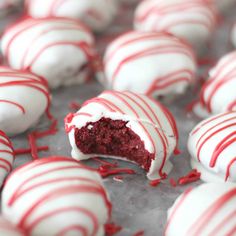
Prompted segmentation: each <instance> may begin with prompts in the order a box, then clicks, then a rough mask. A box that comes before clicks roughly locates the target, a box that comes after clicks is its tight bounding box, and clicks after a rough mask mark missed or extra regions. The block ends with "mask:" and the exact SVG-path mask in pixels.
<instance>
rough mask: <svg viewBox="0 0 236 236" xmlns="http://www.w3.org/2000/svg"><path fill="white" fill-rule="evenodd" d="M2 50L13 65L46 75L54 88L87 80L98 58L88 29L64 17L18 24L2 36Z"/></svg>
mask: <svg viewBox="0 0 236 236" xmlns="http://www.w3.org/2000/svg"><path fill="white" fill-rule="evenodd" d="M43 2H44V1H43ZM2 52H3V55H4V57H5V59H6V61H7V63H8V64H9V65H10V66H11V67H13V68H15V69H21V70H28V71H31V72H34V73H35V74H38V75H40V76H43V77H44V78H45V79H47V80H48V82H49V86H50V87H51V88H57V87H59V86H60V85H71V84H75V83H82V82H85V81H87V80H88V79H89V78H91V77H92V74H93V72H94V71H95V66H94V65H95V64H96V63H95V61H96V60H97V56H96V52H95V50H94V38H93V36H92V34H91V33H90V32H89V30H88V29H87V28H86V27H85V26H84V25H82V24H81V23H79V22H78V21H75V20H71V19H65V18H45V19H31V18H27V19H25V20H22V21H20V22H18V23H16V24H15V25H13V26H11V27H10V28H8V29H7V30H6V31H5V33H4V35H3V38H2Z"/></svg>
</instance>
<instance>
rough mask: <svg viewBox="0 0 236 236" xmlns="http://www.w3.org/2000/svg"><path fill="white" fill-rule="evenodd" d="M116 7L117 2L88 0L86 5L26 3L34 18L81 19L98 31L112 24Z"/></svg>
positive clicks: (71, 0)
mask: <svg viewBox="0 0 236 236" xmlns="http://www.w3.org/2000/svg"><path fill="white" fill-rule="evenodd" d="M104 7H106V9H105V8H104ZM116 7H117V5H116V2H115V1H111V0H99V1H93V0H87V1H86V3H85V2H81V3H80V2H79V1H78V0H51V1H41V0H26V1H25V8H26V12H27V14H28V15H30V16H32V17H35V18H44V17H70V18H74V19H80V20H81V21H82V22H84V23H85V24H87V25H88V26H89V27H90V28H92V29H94V30H98V31H100V30H102V29H103V28H104V27H105V26H106V25H108V24H109V23H110V21H111V20H112V19H113V16H114V15H115V11H116ZM41 9H43V11H42V10H41Z"/></svg>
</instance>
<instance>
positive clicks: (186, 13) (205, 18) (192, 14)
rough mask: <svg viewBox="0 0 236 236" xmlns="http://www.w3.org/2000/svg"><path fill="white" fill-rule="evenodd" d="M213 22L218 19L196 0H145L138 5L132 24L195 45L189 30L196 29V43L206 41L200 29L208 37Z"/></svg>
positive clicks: (212, 27)
mask: <svg viewBox="0 0 236 236" xmlns="http://www.w3.org/2000/svg"><path fill="white" fill-rule="evenodd" d="M216 20H217V16H216V13H215V12H214V11H213V9H212V8H210V6H209V5H208V4H205V3H204V2H201V1H198V0H196V1H188V0H186V1H183V0H181V1H173V0H169V1H166V0H154V1H153V0H151V1H150V0H146V1H143V2H142V3H141V4H140V5H139V6H138V8H137V10H136V14H135V20H134V23H135V26H136V28H137V29H138V30H144V31H158V32H163V31H165V32H170V33H173V34H175V35H176V36H179V37H181V38H183V39H185V40H187V41H189V42H190V43H192V44H195V42H194V39H193V38H191V37H190V34H191V33H189V32H188V28H189V27H190V26H192V27H195V30H196V36H197V37H198V38H199V40H200V41H201V40H202V41H206V40H207V38H206V36H205V35H204V34H205V33H204V34H202V29H204V31H207V35H208V37H210V34H211V32H212V31H213V30H214V28H215V24H216ZM198 29H199V31H198V32H197V30H198ZM192 33H193V32H192ZM200 43H202V42H200Z"/></svg>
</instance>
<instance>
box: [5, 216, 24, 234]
mask: <svg viewBox="0 0 236 236" xmlns="http://www.w3.org/2000/svg"><path fill="white" fill-rule="evenodd" d="M0 235H1V236H24V234H23V233H22V232H21V231H20V230H19V229H17V228H16V227H15V226H14V225H12V224H11V223H10V222H9V221H8V220H6V219H4V218H3V217H2V216H0Z"/></svg>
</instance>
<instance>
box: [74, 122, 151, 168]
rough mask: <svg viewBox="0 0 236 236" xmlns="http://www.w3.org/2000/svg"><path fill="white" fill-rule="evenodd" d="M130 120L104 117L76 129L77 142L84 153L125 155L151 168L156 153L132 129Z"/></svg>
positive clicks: (126, 157) (144, 166)
mask: <svg viewBox="0 0 236 236" xmlns="http://www.w3.org/2000/svg"><path fill="white" fill-rule="evenodd" d="M127 123H128V122H126V121H122V120H111V119H109V118H102V119H100V120H99V121H97V122H94V123H92V122H91V123H87V124H86V126H84V127H82V128H81V129H78V128H77V129H75V142H76V145H77V147H78V148H79V149H80V151H81V152H83V153H84V154H98V155H99V154H100V155H110V156H117V157H124V158H125V159H128V160H131V161H134V162H136V163H137V164H139V165H140V166H142V167H143V168H144V169H145V170H146V171H148V170H149V168H150V165H151V160H152V159H154V154H151V153H149V152H148V151H147V150H146V149H145V147H144V143H143V141H142V140H141V139H140V138H139V136H138V135H137V134H135V133H134V132H133V131H132V130H131V129H129V128H128V127H126V124H127Z"/></svg>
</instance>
